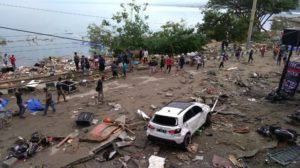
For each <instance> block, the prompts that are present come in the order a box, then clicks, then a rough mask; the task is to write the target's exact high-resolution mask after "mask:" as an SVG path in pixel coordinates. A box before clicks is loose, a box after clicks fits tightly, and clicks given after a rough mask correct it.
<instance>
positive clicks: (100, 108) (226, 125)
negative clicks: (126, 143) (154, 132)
mask: <svg viewBox="0 0 300 168" xmlns="http://www.w3.org/2000/svg"><path fill="white" fill-rule="evenodd" d="M295 58H298V57H296V56H295ZM254 59H255V62H254V63H253V64H247V63H246V58H243V59H242V60H241V61H240V62H238V61H236V59H235V58H233V57H231V58H230V59H229V61H227V62H225V68H224V69H222V70H218V65H219V61H217V60H208V61H207V62H206V63H207V64H206V67H205V68H202V69H200V70H198V71H197V70H196V67H195V66H193V67H191V66H189V65H186V66H185V68H184V69H185V72H184V73H183V75H178V76H175V70H174V69H175V67H173V71H172V73H171V74H166V73H162V72H158V73H156V74H154V75H153V76H149V74H148V71H146V70H141V71H134V72H132V73H129V74H128V77H127V79H126V80H124V79H118V80H110V81H107V82H105V83H104V96H105V103H104V104H102V105H96V104H95V99H94V96H95V95H96V93H95V91H94V90H95V89H94V88H95V84H94V83H91V84H89V85H88V86H81V87H79V91H77V92H75V93H72V94H69V95H68V96H67V99H68V102H61V103H59V104H56V109H57V112H56V113H52V112H51V110H49V112H48V113H49V114H48V116H47V117H44V116H42V113H41V112H39V113H37V114H36V115H31V114H30V113H28V112H27V113H26V115H25V116H26V119H19V118H17V117H16V118H13V121H12V123H11V125H10V126H9V127H7V128H4V129H2V130H0V135H1V136H0V158H1V159H4V158H5V156H6V154H7V152H6V151H7V149H8V148H9V147H11V146H12V145H13V143H14V141H15V140H16V139H17V138H18V136H21V137H25V138H29V137H30V135H31V134H32V133H33V132H35V131H39V132H41V133H43V134H46V135H53V136H66V135H68V134H69V133H71V132H73V131H74V130H75V129H78V130H79V131H80V134H85V133H84V132H85V131H86V129H88V130H90V129H91V128H92V127H93V126H91V127H88V128H79V127H77V126H76V124H75V119H76V116H75V113H74V111H79V112H83V111H87V112H94V114H95V118H96V119H99V120H101V119H103V118H105V117H110V118H112V119H115V118H117V117H118V116H120V115H121V114H125V115H126V117H127V122H128V123H133V122H136V121H141V119H140V118H138V117H137V115H136V111H137V109H141V110H143V111H144V112H146V113H147V114H148V115H150V116H151V114H153V113H154V112H155V110H153V109H151V107H150V106H151V105H155V106H157V107H158V108H160V107H163V106H164V105H165V104H166V103H168V102H170V101H172V100H183V99H184V100H187V99H190V98H191V97H194V96H195V95H196V94H197V95H206V92H201V91H203V89H206V88H208V87H212V88H213V94H218V93H220V92H221V93H222V94H226V95H227V98H223V99H221V101H220V102H219V103H218V104H217V108H216V111H217V112H233V113H235V114H234V115H224V114H220V113H217V114H216V115H214V116H213V123H212V125H211V126H210V127H209V128H205V129H203V130H202V131H199V133H197V135H195V136H194V137H193V139H192V143H196V144H198V145H199V148H198V150H197V151H198V152H197V153H195V154H193V153H190V152H188V151H183V150H180V149H177V148H174V147H172V146H166V145H159V144H155V143H151V142H148V141H147V138H146V135H145V129H144V128H145V125H139V126H137V127H136V128H134V131H135V133H136V140H135V142H134V144H133V145H132V146H130V147H125V148H122V149H121V150H120V151H121V154H123V155H130V156H131V158H132V159H131V160H130V161H129V162H128V167H129V168H131V167H132V168H134V167H137V165H136V163H137V164H138V165H139V167H141V168H144V167H148V158H149V157H150V156H151V155H153V154H156V155H158V156H160V157H164V158H166V164H165V167H167V168H190V167H201V168H210V167H213V166H212V157H213V155H214V154H216V155H219V156H222V157H225V158H227V157H228V155H229V154H234V155H235V156H237V157H238V156H241V157H243V156H247V155H250V154H251V153H253V151H259V152H258V153H257V154H256V155H254V157H250V158H245V159H244V161H245V163H247V164H248V166H249V167H252V168H273V167H274V168H275V167H281V166H280V165H278V164H276V163H270V164H266V163H265V159H266V155H267V153H268V151H269V150H270V149H269V148H271V147H275V146H276V145H277V141H276V140H275V139H273V140H272V139H269V138H266V137H262V136H261V135H259V134H257V133H256V129H257V127H259V126H262V125H264V124H273V125H277V126H282V127H285V128H291V129H294V130H296V131H297V132H300V127H299V126H293V125H289V124H287V123H286V120H285V118H286V116H287V115H288V114H291V113H293V112H295V111H297V110H299V109H300V103H299V102H300V101H299V100H300V94H299V92H298V93H297V94H296V96H295V97H294V98H293V99H292V100H288V101H283V102H280V103H270V102H268V101H266V100H265V99H264V97H265V96H266V95H267V94H268V93H269V92H270V91H271V90H273V89H274V88H276V87H277V86H278V82H279V79H280V74H281V71H282V68H283V66H277V65H276V63H275V61H274V60H273V59H272V57H271V52H270V53H268V54H267V56H266V57H264V58H262V57H260V56H258V54H256V55H255V57H254ZM230 67H237V69H233V70H227V69H228V68H230ZM253 73H257V74H260V75H261V76H262V77H260V78H251V75H252V74H253ZM237 80H238V81H242V82H243V83H244V84H245V85H246V86H243V87H242V86H239V85H237V84H236V81H237ZM166 93H172V96H171V97H168V96H166ZM53 95H54V100H56V93H55V92H53ZM6 97H7V98H9V100H10V103H9V106H8V109H11V110H17V107H16V105H15V99H14V98H13V95H6ZM33 97H35V98H39V99H40V100H43V98H44V94H43V92H42V91H39V90H37V91H34V92H33V93H30V94H26V95H25V96H24V98H23V99H24V100H26V99H27V98H33ZM253 98H254V99H253ZM249 99H253V100H254V101H249ZM109 103H118V104H120V105H121V106H122V108H121V109H119V110H115V109H114V108H113V107H112V106H110V105H109ZM244 126H246V127H249V128H250V132H249V133H246V134H238V133H234V132H233V129H235V128H239V127H244ZM95 145H97V144H91V143H86V142H82V143H80V144H79V148H78V149H72V148H71V147H69V146H63V147H62V148H61V149H59V150H55V149H54V148H53V147H49V148H46V149H43V150H42V151H39V152H38V153H37V154H36V155H35V156H34V157H32V158H30V159H28V160H24V161H19V162H18V163H17V164H16V165H15V167H18V168H22V167H26V168H28V167H35V166H41V165H43V164H44V165H47V167H50V168H57V167H62V166H64V165H66V164H68V163H70V162H72V161H74V160H76V159H78V158H80V157H82V156H85V155H87V154H88V152H89V150H91V149H92V148H93V147H94V146H95ZM196 155H198V156H203V160H199V161H192V159H193V158H194V157H195V156H196ZM100 156H101V154H99V157H100ZM119 157H120V156H117V157H116V158H115V159H114V160H112V161H108V162H102V163H100V162H98V161H96V160H92V161H89V162H86V163H83V164H80V165H77V166H75V167H78V168H87V167H91V168H92V167H99V168H102V167H103V168H104V167H105V168H109V167H112V168H120V167H122V165H121V163H120V162H119V161H118V158H119ZM289 167H295V168H296V167H300V165H299V164H298V165H297V164H291V165H290V166H289Z"/></svg>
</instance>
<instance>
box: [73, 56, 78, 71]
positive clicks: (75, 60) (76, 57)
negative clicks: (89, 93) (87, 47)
mask: <svg viewBox="0 0 300 168" xmlns="http://www.w3.org/2000/svg"><path fill="white" fill-rule="evenodd" d="M74 63H75V66H76V71H79V56H78V55H77V52H74Z"/></svg>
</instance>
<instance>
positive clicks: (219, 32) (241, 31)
mask: <svg viewBox="0 0 300 168" xmlns="http://www.w3.org/2000/svg"><path fill="white" fill-rule="evenodd" d="M203 13H204V18H203V24H200V25H198V26H199V29H198V31H200V32H201V33H203V34H206V36H207V38H209V39H215V40H218V41H221V40H225V39H227V38H228V40H230V41H238V42H241V41H243V40H245V38H246V36H247V30H248V22H247V20H245V19H244V18H240V17H238V16H236V15H235V14H233V13H231V12H219V11H216V10H206V11H204V12H203Z"/></svg>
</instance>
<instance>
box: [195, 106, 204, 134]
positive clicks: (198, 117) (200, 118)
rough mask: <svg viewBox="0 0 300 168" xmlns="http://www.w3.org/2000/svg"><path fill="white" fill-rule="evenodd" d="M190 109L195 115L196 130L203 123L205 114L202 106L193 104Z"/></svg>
mask: <svg viewBox="0 0 300 168" xmlns="http://www.w3.org/2000/svg"><path fill="white" fill-rule="evenodd" d="M192 110H193V113H194V115H195V120H196V122H195V129H196V130H197V129H199V128H200V127H201V126H202V125H203V124H204V123H205V116H204V115H205V114H204V113H203V110H202V108H201V107H199V106H194V107H193V108H192Z"/></svg>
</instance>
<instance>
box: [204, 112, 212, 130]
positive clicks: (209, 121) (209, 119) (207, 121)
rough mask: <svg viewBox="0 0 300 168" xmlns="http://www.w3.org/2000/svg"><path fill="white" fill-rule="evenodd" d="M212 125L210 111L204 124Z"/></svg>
mask: <svg viewBox="0 0 300 168" xmlns="http://www.w3.org/2000/svg"><path fill="white" fill-rule="evenodd" d="M210 125H211V114H210V113H208V114H207V116H206V120H205V124H204V126H207V127H209V126H210Z"/></svg>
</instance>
